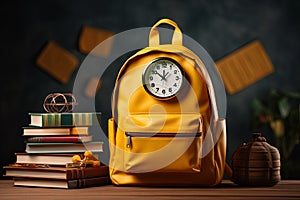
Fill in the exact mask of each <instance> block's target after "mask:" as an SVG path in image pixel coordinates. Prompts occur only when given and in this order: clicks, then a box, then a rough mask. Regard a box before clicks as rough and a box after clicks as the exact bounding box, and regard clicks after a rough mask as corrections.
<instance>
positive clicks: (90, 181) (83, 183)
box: [14, 176, 110, 189]
mask: <svg viewBox="0 0 300 200" xmlns="http://www.w3.org/2000/svg"><path fill="white" fill-rule="evenodd" d="M109 183H110V179H109V177H108V176H100V177H92V178H83V179H74V180H59V179H58V180H56V179H37V178H35V179H33V178H14V186H26V187H45V188H63V189H76V188H85V187H94V186H101V185H107V184H109Z"/></svg>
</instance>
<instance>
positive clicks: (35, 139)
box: [26, 135, 92, 143]
mask: <svg viewBox="0 0 300 200" xmlns="http://www.w3.org/2000/svg"><path fill="white" fill-rule="evenodd" d="M90 141H92V135H87V136H40V137H29V138H27V139H26V142H45V143H50V142H73V143H77V142H90Z"/></svg>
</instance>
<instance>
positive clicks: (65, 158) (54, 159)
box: [15, 152, 99, 166]
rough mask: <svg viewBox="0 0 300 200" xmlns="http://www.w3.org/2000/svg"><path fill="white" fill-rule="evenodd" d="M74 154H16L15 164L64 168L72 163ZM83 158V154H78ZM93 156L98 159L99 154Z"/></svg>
mask: <svg viewBox="0 0 300 200" xmlns="http://www.w3.org/2000/svg"><path fill="white" fill-rule="evenodd" d="M73 155H74V154H71V153H70V154H65V153H60V154H28V153H25V152H17V153H15V156H16V163H17V164H37V165H61V166H65V165H66V164H67V163H72V157H73ZM79 156H80V157H81V158H83V157H84V156H83V154H79ZM93 156H94V157H95V158H97V159H99V154H97V153H93Z"/></svg>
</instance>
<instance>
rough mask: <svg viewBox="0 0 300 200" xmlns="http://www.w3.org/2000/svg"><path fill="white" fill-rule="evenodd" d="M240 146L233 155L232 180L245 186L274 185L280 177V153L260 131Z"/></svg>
mask: <svg viewBox="0 0 300 200" xmlns="http://www.w3.org/2000/svg"><path fill="white" fill-rule="evenodd" d="M252 136H253V139H252V141H251V142H248V143H244V144H242V145H241V146H240V147H238V148H237V149H236V150H235V152H234V153H233V156H232V168H233V169H232V172H233V174H232V181H233V182H234V183H236V184H238V185H245V186H273V185H275V184H277V183H278V182H279V181H280V179H281V176H280V154H279V151H278V149H277V148H275V147H273V146H271V145H270V144H268V143H267V142H266V139H265V138H264V137H262V136H261V134H260V133H254V134H253V135H252Z"/></svg>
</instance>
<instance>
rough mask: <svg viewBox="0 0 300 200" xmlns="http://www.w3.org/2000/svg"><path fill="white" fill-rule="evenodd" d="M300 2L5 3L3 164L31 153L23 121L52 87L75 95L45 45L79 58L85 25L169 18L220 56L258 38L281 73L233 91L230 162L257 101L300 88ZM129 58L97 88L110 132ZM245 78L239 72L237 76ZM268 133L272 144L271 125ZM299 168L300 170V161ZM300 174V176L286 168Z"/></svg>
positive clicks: (247, 133)
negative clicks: (48, 65)
mask: <svg viewBox="0 0 300 200" xmlns="http://www.w3.org/2000/svg"><path fill="white" fill-rule="evenodd" d="M299 9H300V1H297V0H278V1H273V0H251V1H250V0H249V1H239V0H151V1H140V0H129V1H124V0H110V1H99V0H88V1H79V0H64V1H61V0H51V1H34V0H28V1H17V0H9V1H8V0H4V1H2V3H1V6H0V15H1V31H0V36H1V45H0V55H1V73H0V77H1V79H0V81H1V98H0V102H1V113H0V115H1V121H0V123H1V131H0V134H1V140H0V141H1V144H0V161H1V166H0V167H1V169H0V172H1V174H3V170H2V166H4V165H8V164H10V163H13V162H14V161H15V155H14V153H15V152H22V151H24V146H25V145H24V138H23V137H22V129H21V127H22V126H25V125H26V124H28V123H29V118H28V112H43V107H42V104H43V100H44V98H45V96H46V95H47V94H49V93H52V92H71V91H72V88H73V83H74V80H75V77H76V72H77V70H78V69H76V70H75V71H74V73H73V74H72V77H71V79H70V80H69V81H68V82H67V83H66V84H62V83H60V82H58V81H56V80H55V79H53V78H52V77H51V76H49V75H48V74H47V73H45V72H44V71H42V70H41V69H39V68H38V67H37V66H36V63H35V61H36V57H37V55H38V53H39V52H40V50H41V48H42V47H43V45H44V44H45V43H46V42H47V41H49V40H54V41H56V42H58V43H59V44H60V45H61V46H63V47H64V48H66V49H67V50H69V51H70V52H71V53H73V54H74V55H75V56H76V57H77V58H78V59H79V61H80V62H82V61H83V60H84V58H85V57H86V55H85V54H82V53H80V51H79V50H78V37H79V34H80V30H81V27H82V26H83V25H91V26H94V27H98V28H102V29H105V30H109V31H112V32H114V33H120V32H122V31H126V30H129V29H133V28H139V27H151V26H152V25H153V24H154V23H155V22H156V21H157V20H158V19H160V18H163V17H168V18H170V19H173V20H174V21H176V22H177V23H178V25H179V26H180V27H181V29H182V31H183V32H184V34H186V35H188V36H189V37H191V38H193V39H194V40H196V41H197V42H198V43H199V44H201V45H202V46H203V47H204V48H205V49H206V51H207V52H208V53H209V54H210V56H211V57H212V58H213V59H214V60H218V59H219V58H222V57H223V56H224V55H226V54H228V53H230V52H232V51H233V50H234V49H236V48H238V47H240V46H241V45H243V44H245V43H247V42H249V41H251V40H253V39H259V40H260V41H261V42H262V44H263V46H264V48H265V50H266V52H267V53H268V55H269V57H270V59H271V61H272V63H273V65H274V67H275V71H274V73H272V74H270V75H269V76H267V77H265V78H264V79H262V80H260V81H258V82H256V83H255V84H253V85H251V86H249V87H247V88H245V89H244V90H242V91H240V92H238V93H236V94H233V95H229V94H228V95H227V116H226V118H227V137H228V140H227V144H228V149H227V155H228V157H227V160H228V162H229V163H230V162H231V155H232V153H233V151H234V150H235V149H236V148H237V147H238V146H239V145H240V144H242V143H243V142H247V141H249V140H250V139H251V132H252V129H251V110H250V102H251V101H252V100H253V99H254V98H255V97H257V96H260V95H263V94H265V93H267V92H268V91H269V90H270V89H272V88H277V89H280V90H283V91H296V92H299V91H300V84H299V83H300V82H299V74H300V66H299V63H300V62H299V57H300V45H299V44H300V43H299V42H300V38H299V35H300V22H299V18H300V16H299V15H300V13H299ZM121 64H122V62H117V63H116V64H115V65H113V66H112V68H111V69H109V70H108V71H107V72H106V73H105V77H103V80H102V87H101V88H100V90H99V91H98V93H97V96H96V100H97V101H99V106H98V109H99V111H101V112H102V113H103V129H104V130H106V129H107V127H106V120H107V119H108V118H109V117H110V116H111V111H110V94H111V91H112V88H113V84H114V79H115V76H116V73H117V72H118V69H119V68H120V65H121ZM237 76H238V74H237ZM263 134H264V135H265V136H266V137H267V138H268V142H270V143H271V144H272V142H273V139H272V138H273V135H272V132H271V131H270V130H268V129H267V130H266V131H265V132H263ZM294 168H295V170H294V171H300V168H299V165H298V166H297V165H295V166H294ZM285 177H286V178H299V173H298V174H297V173H296V174H295V173H286V176H285Z"/></svg>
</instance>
